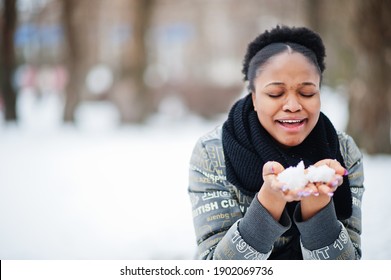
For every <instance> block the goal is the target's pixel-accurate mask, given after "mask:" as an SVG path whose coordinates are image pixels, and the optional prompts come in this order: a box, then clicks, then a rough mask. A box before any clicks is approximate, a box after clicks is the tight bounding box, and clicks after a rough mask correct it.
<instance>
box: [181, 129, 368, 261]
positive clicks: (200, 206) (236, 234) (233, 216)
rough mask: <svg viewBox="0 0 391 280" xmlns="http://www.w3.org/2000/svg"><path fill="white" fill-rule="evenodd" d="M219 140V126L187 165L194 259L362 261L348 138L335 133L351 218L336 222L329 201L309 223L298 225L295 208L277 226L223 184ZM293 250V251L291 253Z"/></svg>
mask: <svg viewBox="0 0 391 280" xmlns="http://www.w3.org/2000/svg"><path fill="white" fill-rule="evenodd" d="M221 135H222V126H219V127H217V128H216V129H215V130H213V131H212V132H210V133H208V134H206V135H205V136H203V137H201V138H200V139H199V140H198V142H197V144H196V146H195V148H194V151H193V154H192V157H191V160H190V170H189V188H188V192H189V195H190V201H191V204H192V213H193V222H194V228H195V236H196V241H197V254H196V257H197V259H243V260H251V259H279V258H280V259H281V258H282V259H287V258H288V259H291V258H294V259H296V258H298V259H301V258H302V259H360V258H361V238H360V234H361V199H362V196H363V193H364V187H363V181H364V175H363V162H362V154H361V152H360V151H359V149H358V147H357V146H356V144H355V143H354V141H353V139H352V138H351V137H350V136H348V135H347V134H345V133H342V132H338V137H339V141H340V149H341V153H342V156H343V158H344V161H345V165H346V168H347V169H348V172H349V175H348V178H349V183H350V188H351V193H352V202H353V206H352V207H353V213H352V216H351V217H350V218H349V219H346V220H338V218H337V216H336V213H335V209H334V205H333V201H331V202H330V203H329V204H328V205H327V206H326V207H325V208H323V209H322V210H321V211H320V212H318V213H317V214H316V215H315V216H314V217H312V218H311V219H309V220H307V221H302V220H301V214H300V207H299V206H300V204H298V205H297V206H296V208H295V210H294V215H293V219H291V218H290V217H289V215H288V213H287V211H286V210H285V211H284V213H283V215H282V217H281V219H280V221H278V222H277V221H276V220H274V219H273V217H272V216H271V215H270V214H269V212H268V211H267V210H266V209H265V208H264V207H263V206H262V205H261V204H260V203H259V201H258V199H253V197H250V196H247V195H244V194H243V193H241V192H240V191H239V190H238V189H237V188H236V187H235V186H234V185H232V184H231V183H230V182H228V181H227V179H226V169H225V161H224V153H223V146H222V140H221V139H222V137H221ZM260 172H261V171H260ZM293 225H295V226H296V228H297V229H296V232H297V230H298V232H299V238H296V240H294V239H295V238H294V236H293V235H290V229H291V228H292V226H293ZM296 235H297V234H296ZM294 243H296V245H295V244H294ZM295 248H296V249H295ZM294 250H296V251H297V252H294V253H291V252H293V251H294ZM287 253H288V254H287Z"/></svg>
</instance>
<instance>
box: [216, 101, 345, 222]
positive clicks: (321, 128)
mask: <svg viewBox="0 0 391 280" xmlns="http://www.w3.org/2000/svg"><path fill="white" fill-rule="evenodd" d="M222 138H223V139H222V141H223V149H224V156H225V162H226V170H227V179H228V181H229V182H231V183H232V184H233V185H235V186H236V187H237V188H238V189H239V190H241V191H242V192H243V193H244V194H247V195H251V196H253V195H255V193H256V192H258V191H259V189H260V187H261V186H262V184H263V178H262V168H263V165H264V164H265V163H266V162H267V161H277V162H279V163H281V164H282V165H283V166H284V167H285V168H287V167H289V166H296V165H297V164H298V163H299V162H300V161H301V160H302V161H303V162H304V165H305V166H306V168H307V167H308V166H310V165H312V164H314V163H316V162H317V161H319V160H322V159H326V158H331V159H336V160H338V161H339V162H340V163H341V164H342V166H344V167H345V164H344V160H343V158H342V155H341V152H340V149H339V141H338V136H337V133H336V130H335V128H334V126H333V125H332V123H331V122H330V120H329V119H328V118H327V117H326V116H325V115H324V114H323V113H320V116H319V121H318V122H317V124H316V126H315V127H314V129H313V130H312V131H311V133H310V134H309V135H308V136H307V138H306V139H305V140H304V141H303V142H302V143H301V144H299V145H297V146H295V147H291V148H282V147H281V145H279V144H278V143H277V142H276V140H274V138H273V137H272V136H271V135H270V134H269V133H268V132H267V131H266V130H265V129H264V128H263V126H262V125H261V124H260V122H259V120H258V116H257V113H256V112H255V111H254V106H253V102H252V98H251V94H248V95H247V96H246V97H244V98H242V99H240V100H239V101H237V102H236V103H235V104H234V106H233V107H232V109H231V111H230V112H229V115H228V119H227V121H226V122H225V123H224V125H223V135H222ZM333 200H334V205H335V209H336V213H337V216H338V218H339V219H346V218H349V217H350V216H351V214H352V195H351V191H350V187H349V181H348V179H347V176H344V180H343V184H342V185H341V186H340V187H338V189H337V190H336V191H335V193H334V196H333ZM289 212H291V211H289ZM290 214H291V213H290Z"/></svg>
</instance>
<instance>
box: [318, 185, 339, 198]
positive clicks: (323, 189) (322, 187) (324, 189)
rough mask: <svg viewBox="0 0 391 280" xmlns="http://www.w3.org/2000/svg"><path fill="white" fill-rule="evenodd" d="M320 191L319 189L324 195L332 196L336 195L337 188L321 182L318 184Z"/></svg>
mask: <svg viewBox="0 0 391 280" xmlns="http://www.w3.org/2000/svg"><path fill="white" fill-rule="evenodd" d="M318 191H319V194H324V195H328V196H330V197H331V196H333V195H334V191H335V189H334V190H333V188H331V187H329V186H328V185H325V184H320V185H319V186H318Z"/></svg>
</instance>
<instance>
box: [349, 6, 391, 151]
mask: <svg viewBox="0 0 391 280" xmlns="http://www.w3.org/2000/svg"><path fill="white" fill-rule="evenodd" d="M354 3H355V4H356V7H355V8H356V9H355V14H354V15H355V16H354V19H355V21H354V27H353V33H354V35H355V38H356V41H357V43H356V45H357V50H358V55H357V61H358V63H357V78H356V80H355V81H354V82H353V83H352V86H351V88H350V119H349V123H348V132H349V134H350V135H351V136H352V137H353V138H354V139H355V140H356V142H357V143H358V145H359V146H360V147H361V148H362V149H364V150H365V151H366V152H367V153H369V154H375V153H387V154H389V153H391V139H390V128H391V28H390V26H391V1H388V0H372V1H368V0H359V1H355V2H354Z"/></svg>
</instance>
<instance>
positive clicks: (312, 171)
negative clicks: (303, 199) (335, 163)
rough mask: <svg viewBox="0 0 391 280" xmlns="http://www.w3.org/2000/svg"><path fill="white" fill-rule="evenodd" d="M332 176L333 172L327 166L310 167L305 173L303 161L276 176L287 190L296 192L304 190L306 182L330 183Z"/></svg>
mask: <svg viewBox="0 0 391 280" xmlns="http://www.w3.org/2000/svg"><path fill="white" fill-rule="evenodd" d="M334 175H335V170H334V169H332V168H330V167H328V166H327V165H321V166H313V165H311V166H310V167H309V168H308V169H307V172H306V171H305V169H304V163H303V161H300V162H299V164H298V165H297V166H290V167H288V168H286V169H285V170H284V171H282V172H281V173H280V174H278V175H277V179H278V180H279V181H280V182H283V183H285V184H286V187H287V188H288V189H291V190H297V189H302V188H304V187H305V186H306V185H307V184H308V182H311V183H315V182H324V183H326V182H330V181H331V180H332V179H333V176H334Z"/></svg>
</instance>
